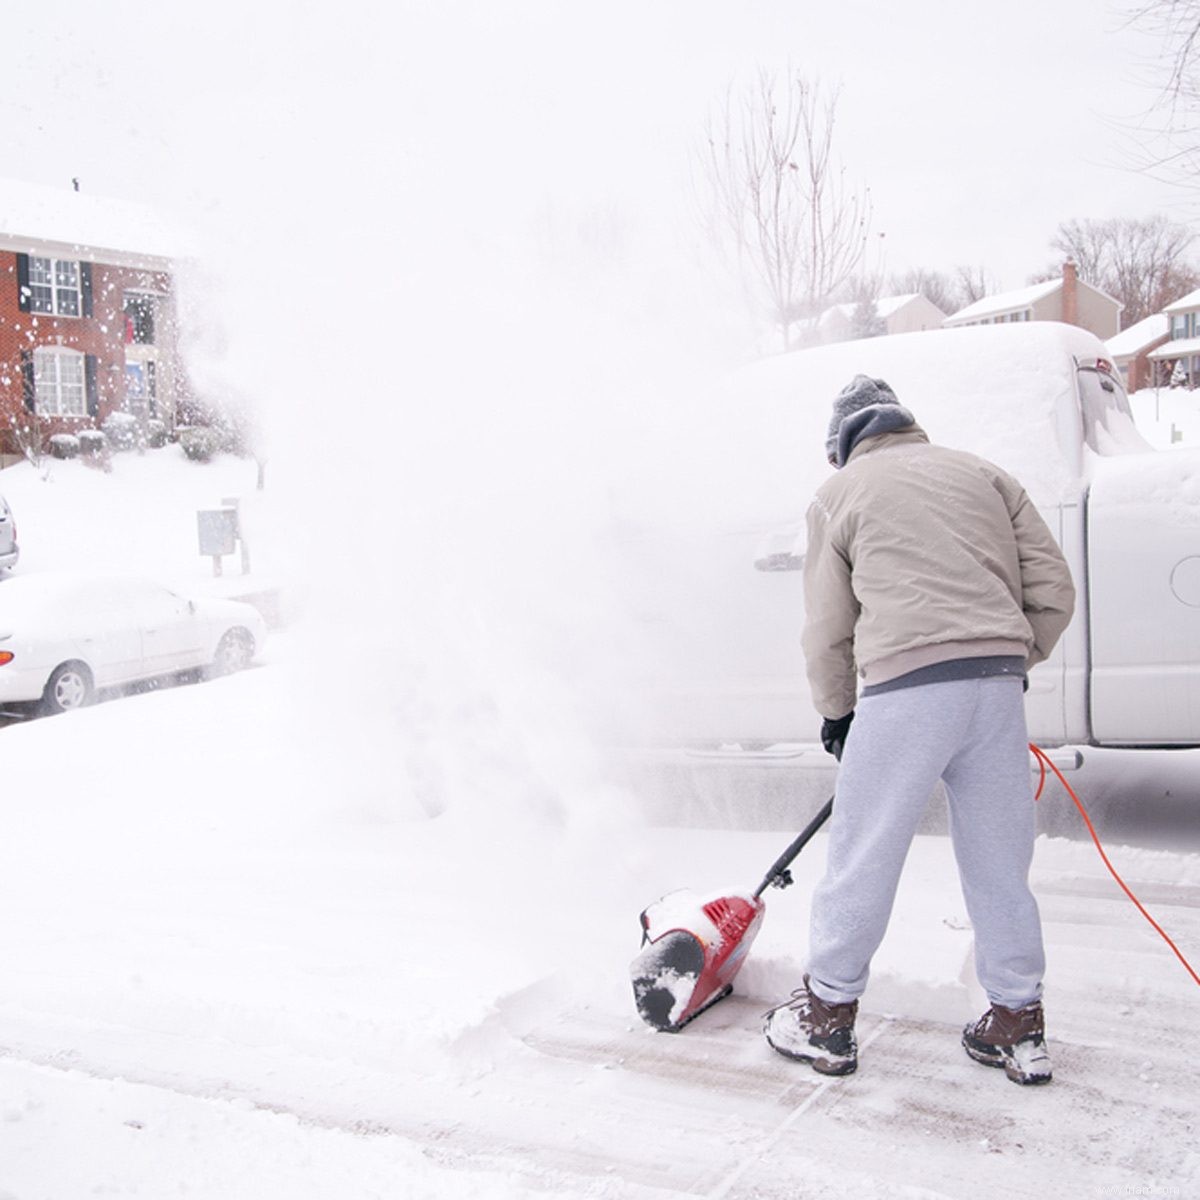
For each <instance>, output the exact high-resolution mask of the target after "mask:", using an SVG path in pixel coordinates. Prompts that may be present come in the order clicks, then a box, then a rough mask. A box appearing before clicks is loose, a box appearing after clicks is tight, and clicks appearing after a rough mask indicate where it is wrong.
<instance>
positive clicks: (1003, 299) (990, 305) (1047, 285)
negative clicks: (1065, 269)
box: [948, 279, 1062, 323]
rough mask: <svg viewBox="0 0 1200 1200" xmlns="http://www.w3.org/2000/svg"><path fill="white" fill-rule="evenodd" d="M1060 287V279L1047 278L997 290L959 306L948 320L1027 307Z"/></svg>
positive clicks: (971, 319)
mask: <svg viewBox="0 0 1200 1200" xmlns="http://www.w3.org/2000/svg"><path fill="white" fill-rule="evenodd" d="M1061 287H1062V280H1061V279H1047V280H1045V282H1043V283H1034V284H1030V286H1029V287H1023V288H1018V289H1017V290H1016V291H1012V292H997V293H996V295H994V296H984V297H983V299H982V300H976V301H975V303H974V304H968V305H967V307H966V308H960V309H959V310H958V312H956V313H954V314H952V315H951V317H950V318H949V320H950V321H974V320H977V319H979V318H980V317H993V316H996V315H998V314H999V313H1006V312H1014V311H1017V310H1019V309H1022V308H1028V307H1029V306H1030V305H1031V304H1033V303H1034V302H1035V301H1038V300H1041V299H1042V298H1043V297H1044V296H1052V295H1053V294H1054V293H1055V292H1057V291H1058V290H1059V289H1060V288H1061ZM948 323H949V322H948Z"/></svg>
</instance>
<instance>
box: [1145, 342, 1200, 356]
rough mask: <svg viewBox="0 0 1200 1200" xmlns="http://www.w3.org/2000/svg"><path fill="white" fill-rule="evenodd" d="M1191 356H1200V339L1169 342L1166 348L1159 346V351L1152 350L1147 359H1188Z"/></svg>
mask: <svg viewBox="0 0 1200 1200" xmlns="http://www.w3.org/2000/svg"><path fill="white" fill-rule="evenodd" d="M1189 354H1200V337H1194V338H1177V339H1176V340H1175V341H1173V342H1167V344H1166V345H1165V346H1159V348H1158V349H1157V350H1151V351H1150V353H1149V354H1147V355H1146V357H1147V358H1154V359H1169V358H1186V357H1187V356H1188V355H1189Z"/></svg>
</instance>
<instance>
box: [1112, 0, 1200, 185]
mask: <svg viewBox="0 0 1200 1200" xmlns="http://www.w3.org/2000/svg"><path fill="white" fill-rule="evenodd" d="M1127 11H1128V12H1129V15H1130V19H1131V23H1133V24H1138V25H1141V26H1142V27H1143V28H1144V29H1145V30H1146V31H1147V32H1148V33H1150V34H1151V35H1153V36H1156V37H1158V38H1159V39H1160V41H1161V43H1162V46H1163V50H1164V54H1163V56H1162V59H1161V62H1160V64H1159V68H1158V78H1159V83H1160V91H1159V96H1158V99H1157V101H1156V103H1155V104H1154V106H1153V109H1152V110H1151V113H1150V114H1149V116H1150V118H1151V119H1153V117H1154V116H1155V115H1157V116H1158V118H1159V119H1160V120H1161V125H1160V126H1159V127H1158V128H1157V129H1154V128H1153V127H1151V128H1149V129H1146V128H1139V129H1138V130H1137V131H1136V146H1137V149H1136V151H1135V154H1136V158H1137V160H1139V161H1140V162H1141V163H1142V164H1143V165H1144V166H1146V167H1148V168H1150V169H1151V170H1152V171H1154V172H1155V173H1156V174H1158V175H1160V176H1162V177H1164V178H1166V179H1168V180H1171V181H1172V182H1175V183H1180V184H1185V185H1187V186H1190V187H1195V186H1196V184H1197V180H1198V177H1200V0H1139V2H1138V3H1135V4H1133V5H1132V6H1131V7H1130V8H1129V9H1128V10H1127ZM1147 134H1149V135H1150V137H1149V138H1147Z"/></svg>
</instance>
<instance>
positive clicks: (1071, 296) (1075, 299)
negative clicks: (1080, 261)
mask: <svg viewBox="0 0 1200 1200" xmlns="http://www.w3.org/2000/svg"><path fill="white" fill-rule="evenodd" d="M1062 319H1063V320H1064V321H1065V322H1066V323H1067V324H1068V325H1078V324H1079V272H1078V271H1077V270H1076V269H1075V260H1074V259H1073V258H1068V259H1067V261H1066V262H1065V263H1063V286H1062Z"/></svg>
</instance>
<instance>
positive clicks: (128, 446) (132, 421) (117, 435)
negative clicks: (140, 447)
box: [101, 412, 140, 450]
mask: <svg viewBox="0 0 1200 1200" xmlns="http://www.w3.org/2000/svg"><path fill="white" fill-rule="evenodd" d="M101 428H102V429H103V430H104V433H105V436H107V438H108V441H109V444H110V445H111V446H112V448H113V449H114V450H132V449H133V448H134V447H135V446H137V444H138V441H139V440H140V430H139V428H138V419H137V417H135V416H134V415H133V414H132V413H124V412H115V413H109V414H108V416H107V417H105V418H104V424H103V425H102V426H101Z"/></svg>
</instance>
